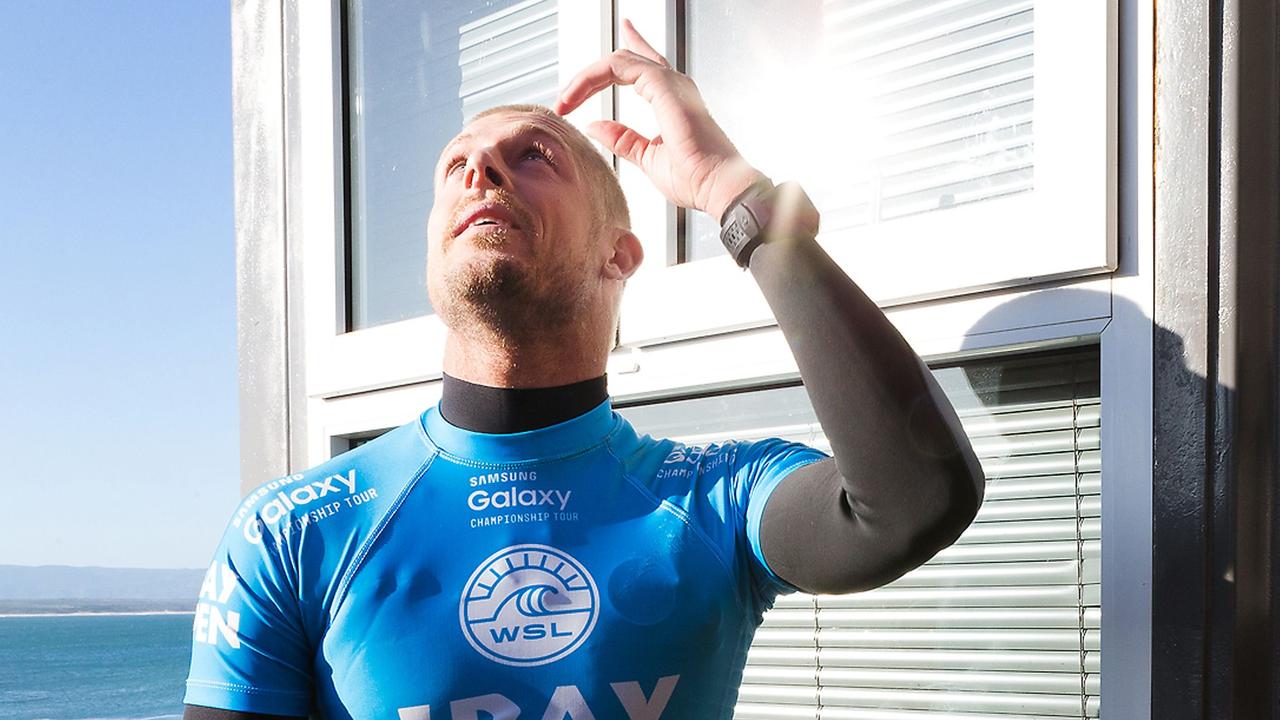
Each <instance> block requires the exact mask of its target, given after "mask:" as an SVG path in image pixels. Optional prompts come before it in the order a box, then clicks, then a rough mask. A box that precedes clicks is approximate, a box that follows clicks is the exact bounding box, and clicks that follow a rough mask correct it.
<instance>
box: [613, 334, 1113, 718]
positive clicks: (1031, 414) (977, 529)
mask: <svg viewBox="0 0 1280 720" xmlns="http://www.w3.org/2000/svg"><path fill="white" fill-rule="evenodd" d="M935 376H936V377H937V378H938V380H939V382H940V383H941V384H942V386H943V388H944V390H946V392H947V395H948V397H949V398H951V401H952V403H953V404H954V405H955V406H956V409H957V411H958V413H959V414H960V416H961V420H962V422H963V423H964V427H965V430H966V431H967V432H968V434H969V436H970V438H971V440H972V442H973V444H974V448H975V450H976V451H977V453H978V455H979V457H980V458H981V460H982V463H983V468H984V469H985V471H986V474H987V492H986V499H985V502H984V504H983V507H982V510H981V511H980V512H979V514H978V518H977V520H976V521H975V523H974V524H973V525H972V526H971V527H970V528H969V530H968V531H966V532H965V534H964V535H963V536H962V537H961V538H960V540H959V542H957V543H956V544H955V545H953V546H952V547H950V548H947V549H945V550H943V551H942V552H941V553H939V554H938V556H937V557H935V558H934V559H933V560H931V561H929V562H928V563H926V564H925V565H923V566H921V567H920V568H918V569H917V570H915V571H913V572H911V573H908V574H907V575H906V576H904V577H902V578H901V579H899V580H897V581H896V582H894V583H891V584H889V585H887V586H885V587H883V588H880V589H877V590H873V591H870V592H865V593H858V594H853V595H843V596H841V595H824V596H811V595H805V594H802V593H798V594H794V595H788V596H783V597H781V598H779V601H778V603H777V604H776V605H775V607H774V609H773V610H771V611H769V612H768V613H766V615H765V619H764V623H763V624H762V625H761V627H760V629H759V630H758V631H757V633H756V638H755V642H754V644H753V645H752V649H751V652H750V654H749V655H748V659H747V668H746V672H745V674H744V678H743V685H742V687H741V691H740V695H739V705H738V708H737V712H736V717H739V718H775V717H817V709H818V708H819V707H821V708H822V709H823V711H824V716H831V717H876V718H897V717H901V718H904V720H905V719H906V718H914V717H919V716H920V715H919V714H918V713H920V712H921V711H926V712H929V711H932V712H938V713H943V712H945V713H951V712H956V713H975V714H976V715H974V717H999V716H1002V715H1004V714H1009V715H1011V716H1014V717H1018V718H1020V719H1021V720H1028V719H1029V718H1040V717H1044V718H1049V717H1064V716H1065V717H1097V716H1098V707H1099V687H1100V682H1099V680H1100V678H1099V666H1100V628H1101V587H1102V585H1101V571H1100V558H1101V543H1102V540H1101V520H1100V518H1101V507H1100V505H1101V504H1100V498H1101V474H1100V473H1101V457H1100V452H1099V447H1100V444H1099V433H1100V430H1099V428H1100V425H1101V407H1100V399H1099V398H1100V395H1099V356H1098V351H1097V349H1096V348H1084V349H1079V350H1073V351H1069V352H1058V353H1053V354H1037V355H1030V356H1022V357H1013V358H1005V359H1000V360H985V361H980V362H974V363H968V364H965V365H963V366H956V367H944V368H941V369H938V370H935ZM619 412H620V413H622V414H623V415H625V416H626V417H627V418H628V419H629V420H630V421H631V422H632V424H633V425H635V427H636V429H637V430H638V431H639V432H641V433H649V434H652V435H654V436H655V437H673V438H677V439H681V440H684V441H687V442H691V443H697V444H704V443H706V442H709V441H711V440H713V439H720V438H727V437H732V438H740V439H756V438H763V437H772V436H776V437H783V438H787V439H791V440H796V441H799V442H805V443H808V444H811V445H814V446H816V447H819V448H822V449H824V450H827V451H830V446H829V445H827V443H826V439H825V438H824V437H823V435H822V430H821V427H820V426H819V425H818V424H817V421H816V418H815V417H814V416H813V413H812V410H811V409H810V407H809V402H808V398H807V396H806V395H805V391H804V388H803V387H798V386H797V387H788V388H780V389H772V390H763V391H755V392H747V393H739V394H731V395H719V396H715V397H710V398H701V399H696V400H685V401H677V402H667V403H661V404H654V405H645V406H635V407H630V408H622V409H620V410H619ZM926 716H927V715H926ZM946 717H952V716H951V715H949V714H948V715H946ZM965 717H969V715H965Z"/></svg>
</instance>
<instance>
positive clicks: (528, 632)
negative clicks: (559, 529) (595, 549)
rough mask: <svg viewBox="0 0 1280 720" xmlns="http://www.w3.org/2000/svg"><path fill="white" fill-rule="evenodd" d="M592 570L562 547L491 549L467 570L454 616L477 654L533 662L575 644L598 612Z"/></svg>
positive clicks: (551, 657) (496, 659)
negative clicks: (476, 564) (476, 566)
mask: <svg viewBox="0 0 1280 720" xmlns="http://www.w3.org/2000/svg"><path fill="white" fill-rule="evenodd" d="M599 606H600V593H599V591H597V590H596V582H595V580H593V579H592V578H591V574H590V573H588V572H587V570H586V568H584V567H583V566H582V564H581V563H579V562H578V561H577V560H575V559H574V558H573V557H572V556H571V555H569V554H568V553H566V552H563V551H560V550H557V549H555V548H553V547H549V546H547V545H515V546H512V547H509V548H506V549H505V550H499V551H498V552H496V553H494V554H493V555H490V556H489V558H488V559H487V560H485V561H484V562H482V563H480V567H478V568H476V571H475V572H474V573H472V574H471V579H470V580H468V581H467V585H466V589H465V590H464V591H463V593H462V602H461V603H460V604H459V606H458V616H459V619H460V620H461V622H462V634H463V635H465V636H466V638H467V641H468V642H470V643H471V646H472V647H474V648H475V649H476V651H477V652H479V653H480V654H481V655H484V656H485V657H487V658H489V659H490V660H493V661H494V662H499V663H502V664H504V665H516V666H523V667H533V666H535V665H545V664H547V663H549V662H555V661H556V660H559V659H560V658H562V657H565V656H566V655H569V654H570V653H572V652H573V651H574V650H577V649H578V647H579V646H581V645H582V643H583V642H585V641H586V639H587V636H589V635H590V634H591V630H592V629H594V628H595V626H596V617H597V616H598V615H599V609H598V608H599Z"/></svg>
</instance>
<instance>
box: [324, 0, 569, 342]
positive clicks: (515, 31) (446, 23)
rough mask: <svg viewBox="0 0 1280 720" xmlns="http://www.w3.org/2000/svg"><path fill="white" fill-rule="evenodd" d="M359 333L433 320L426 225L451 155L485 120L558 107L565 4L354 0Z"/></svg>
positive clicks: (352, 117)
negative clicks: (511, 106)
mask: <svg viewBox="0 0 1280 720" xmlns="http://www.w3.org/2000/svg"><path fill="white" fill-rule="evenodd" d="M346 21H347V43H348V49H347V52H348V55H347V58H346V61H347V77H348V85H349V93H350V95H349V97H348V107H349V122H350V126H349V128H348V132H349V135H348V142H349V156H350V160H349V162H350V166H349V167H348V168H347V172H348V177H349V178H350V189H351V207H350V209H349V212H350V214H351V237H350V244H349V246H348V248H347V250H348V263H349V268H350V269H349V273H350V275H349V288H350V297H349V303H348V307H349V309H350V313H349V318H350V322H349V325H350V328H351V329H353V330H356V329H360V328H365V327H370V326H372V325H378V324H381V323H386V322H392V321H395V320H403V319H406V318H411V317H416V316H419V315H426V314H430V313H431V312H432V310H431V304H430V302H429V301H428V299H427V289H426V260H427V247H426V222H427V214H428V212H429V211H430V209H431V202H432V177H431V174H432V170H433V169H434V166H435V161H436V157H437V155H438V154H439V152H440V150H441V149H442V148H443V147H444V144H445V143H446V142H448V141H449V138H451V137H453V135H454V134H455V133H457V132H458V130H459V129H460V128H461V127H462V124H463V122H464V121H465V120H466V119H467V118H470V117H471V116H472V115H474V114H475V113H477V112H480V111H481V110H484V109H485V108H489V107H493V106H495V105H504V104H508V103H525V102H533V103H542V104H549V103H550V102H552V101H553V100H554V99H555V95H556V92H557V91H558V89H559V88H558V87H557V84H558V75H557V72H558V71H557V61H558V24H557V2H556V0H521V1H516V0H506V1H504V0H471V1H470V2H443V1H440V0H436V1H433V2H422V1H421V0H352V2H351V3H350V4H349V6H348V14H347V18H346Z"/></svg>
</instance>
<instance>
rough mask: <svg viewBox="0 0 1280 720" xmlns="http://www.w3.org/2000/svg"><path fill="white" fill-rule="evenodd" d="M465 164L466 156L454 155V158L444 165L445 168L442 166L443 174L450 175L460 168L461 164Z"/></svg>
mask: <svg viewBox="0 0 1280 720" xmlns="http://www.w3.org/2000/svg"><path fill="white" fill-rule="evenodd" d="M466 164H467V159H466V158H464V157H456V158H454V159H452V160H450V161H449V164H448V165H446V166H445V168H444V174H445V175H452V174H453V171H455V170H459V169H461V168H462V166H463V165H466Z"/></svg>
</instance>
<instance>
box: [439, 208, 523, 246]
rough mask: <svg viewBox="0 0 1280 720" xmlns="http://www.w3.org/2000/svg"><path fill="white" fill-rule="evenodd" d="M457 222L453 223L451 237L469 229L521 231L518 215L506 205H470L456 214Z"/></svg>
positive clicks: (521, 226) (521, 225)
mask: <svg viewBox="0 0 1280 720" xmlns="http://www.w3.org/2000/svg"><path fill="white" fill-rule="evenodd" d="M458 217H459V221H458V222H456V223H454V226H453V236H454V237H457V236H459V235H461V234H462V233H463V232H466V231H467V230H470V229H471V228H490V229H497V230H523V229H524V224H522V223H521V218H520V213H519V212H518V211H517V210H515V209H513V208H509V207H507V206H506V205H503V204H500V203H495V202H485V203H480V204H477V205H472V206H470V207H468V208H466V209H464V210H463V211H462V212H460V213H458Z"/></svg>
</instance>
